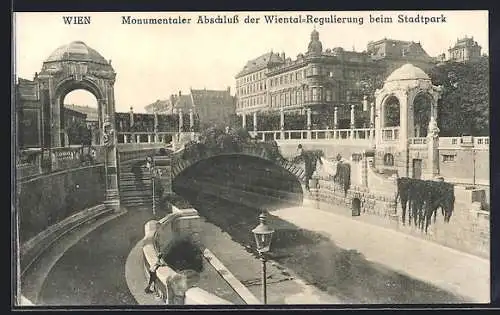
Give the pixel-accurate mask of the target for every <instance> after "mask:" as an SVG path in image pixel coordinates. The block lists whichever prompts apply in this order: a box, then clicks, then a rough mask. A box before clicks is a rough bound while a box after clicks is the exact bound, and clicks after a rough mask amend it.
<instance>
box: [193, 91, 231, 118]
mask: <svg viewBox="0 0 500 315" xmlns="http://www.w3.org/2000/svg"><path fill="white" fill-rule="evenodd" d="M191 100H192V103H193V108H194V111H195V113H196V114H197V115H198V117H199V119H200V123H202V124H214V123H215V124H217V123H224V122H227V121H228V119H229V117H231V115H234V114H235V99H234V96H232V95H231V89H230V88H229V87H228V88H227V89H226V90H220V91H219V90H207V89H203V90H194V89H191Z"/></svg>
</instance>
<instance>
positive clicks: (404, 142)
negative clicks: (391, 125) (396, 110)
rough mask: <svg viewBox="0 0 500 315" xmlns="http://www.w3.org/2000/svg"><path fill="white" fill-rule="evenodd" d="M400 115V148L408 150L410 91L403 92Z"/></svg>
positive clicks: (404, 150)
mask: <svg viewBox="0 0 500 315" xmlns="http://www.w3.org/2000/svg"><path fill="white" fill-rule="evenodd" d="M401 94H402V95H401V96H400V97H399V99H400V116H399V126H400V127H399V139H398V142H399V150H400V151H403V152H406V151H407V149H408V92H407V91H404V92H403V93H401Z"/></svg>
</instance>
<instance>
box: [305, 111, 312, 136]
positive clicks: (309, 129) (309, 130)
mask: <svg viewBox="0 0 500 315" xmlns="http://www.w3.org/2000/svg"><path fill="white" fill-rule="evenodd" d="M306 115H307V139H311V109H310V108H307V109H306Z"/></svg>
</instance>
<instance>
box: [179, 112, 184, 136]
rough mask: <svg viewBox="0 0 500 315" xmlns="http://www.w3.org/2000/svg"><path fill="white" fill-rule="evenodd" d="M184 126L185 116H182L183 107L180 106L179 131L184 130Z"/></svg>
mask: <svg viewBox="0 0 500 315" xmlns="http://www.w3.org/2000/svg"><path fill="white" fill-rule="evenodd" d="M182 127H184V118H183V117H182V108H179V133H181V132H182Z"/></svg>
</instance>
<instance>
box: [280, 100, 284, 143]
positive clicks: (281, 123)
mask: <svg viewBox="0 0 500 315" xmlns="http://www.w3.org/2000/svg"><path fill="white" fill-rule="evenodd" d="M280 130H281V133H280V139H281V140H283V139H285V111H284V110H283V107H282V108H280Z"/></svg>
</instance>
